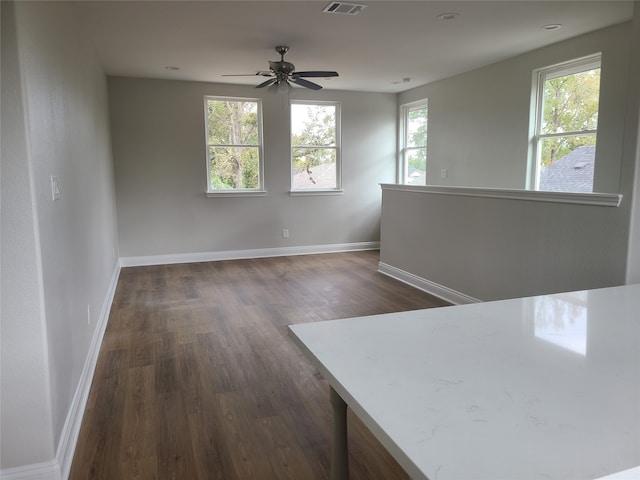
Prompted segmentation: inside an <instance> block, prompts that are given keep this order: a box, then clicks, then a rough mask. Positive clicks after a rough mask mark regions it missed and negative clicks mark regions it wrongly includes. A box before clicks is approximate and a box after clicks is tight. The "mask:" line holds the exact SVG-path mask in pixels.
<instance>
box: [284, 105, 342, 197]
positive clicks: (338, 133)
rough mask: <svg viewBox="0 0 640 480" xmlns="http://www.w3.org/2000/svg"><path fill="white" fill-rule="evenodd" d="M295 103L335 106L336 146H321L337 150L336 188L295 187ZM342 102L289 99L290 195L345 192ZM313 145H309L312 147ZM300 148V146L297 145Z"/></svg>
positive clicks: (340, 193)
mask: <svg viewBox="0 0 640 480" xmlns="http://www.w3.org/2000/svg"><path fill="white" fill-rule="evenodd" d="M293 105H319V106H324V105H333V106H334V107H335V109H336V110H335V117H336V146H335V147H321V148H334V149H335V152H336V186H335V188H304V189H295V188H293V178H294V169H293V148H294V147H293V145H292V142H291V137H292V134H293V132H292V122H291V117H292V107H293ZM341 124H342V103H341V102H339V101H335V100H293V99H291V100H290V101H289V176H290V179H289V186H290V189H289V195H290V196H292V197H294V196H312V195H342V194H343V193H344V189H343V185H342V135H341V131H342V127H341ZM311 146H312V145H308V147H311ZM296 148H300V147H296Z"/></svg>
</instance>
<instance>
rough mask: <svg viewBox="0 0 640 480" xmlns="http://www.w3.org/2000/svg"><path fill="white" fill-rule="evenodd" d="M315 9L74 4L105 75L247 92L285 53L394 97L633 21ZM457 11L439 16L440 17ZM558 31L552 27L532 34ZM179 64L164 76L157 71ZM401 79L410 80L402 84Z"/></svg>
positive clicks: (372, 7)
mask: <svg viewBox="0 0 640 480" xmlns="http://www.w3.org/2000/svg"><path fill="white" fill-rule="evenodd" d="M329 3H330V2H329V0H326V1H324V0H323V1H315V0H304V1H277V2H274V1H267V0H262V1H253V2H250V1H242V0H235V1H226V2H224V1H153V0H147V1H80V2H77V6H78V9H79V12H80V16H81V19H82V21H83V23H84V26H85V27H86V31H87V33H88V35H89V36H90V38H91V40H92V41H93V43H94V45H95V48H96V50H97V52H98V55H99V57H100V59H101V62H102V64H103V66H104V69H105V71H106V72H107V74H109V75H118V76H135V77H150V78H164V79H180V80H195V81H203V82H216V83H237V84H245V85H257V84H258V83H260V82H261V81H262V80H264V78H263V77H253V76H249V77H223V76H222V75H223V74H238V73H255V72H256V71H259V70H268V63H267V61H268V60H279V57H278V55H277V54H276V52H275V50H274V47H275V46H276V45H288V46H289V47H290V51H289V53H288V54H287V55H286V57H285V59H286V60H287V61H289V62H292V63H294V64H295V66H296V70H298V71H301V70H335V71H337V72H338V73H339V75H340V76H339V77H337V78H332V79H323V78H320V79H313V80H314V81H316V82H317V83H319V84H321V85H323V86H324V88H327V89H332V90H361V91H369V92H400V91H403V90H407V89H410V88H414V87H416V86H419V85H423V84H426V83H430V82H433V81H435V80H438V79H441V78H446V77H449V76H452V75H455V74H458V73H462V72H465V71H469V70H472V69H474V68H478V67H481V66H483V65H487V64H490V63H494V62H497V61H500V60H503V59H505V58H509V57H512V56H514V55H517V54H519V53H523V52H526V51H529V50H533V49H535V48H538V47H542V46H545V45H549V44H552V43H555V42H558V41H561V40H564V39H567V38H571V37H574V36H577V35H580V34H582V33H586V32H589V31H592V30H596V29H599V28H603V27H606V26H610V25H614V24H617V23H621V22H624V21H627V20H630V19H631V16H632V11H633V2H632V1H617V0H605V1H595V0H573V1H560V0H543V1H525V0H502V1H484V0H473V1H455V0H448V1H420V0H414V1H371V0H366V1H360V2H356V3H362V4H365V5H367V7H366V8H365V9H364V10H363V11H362V13H360V14H359V15H356V16H351V15H337V14H327V13H323V11H322V10H323V9H324V7H325V6H327V5H328V4H329ZM450 12H454V13H458V14H459V16H458V17H457V18H455V19H453V20H449V21H446V20H439V19H438V18H437V17H438V15H439V14H442V13H450ZM555 23H559V24H562V25H563V27H562V28H561V29H559V30H552V31H547V30H545V29H543V28H541V27H542V26H543V25H547V24H555ZM167 66H177V67H179V68H180V69H179V70H174V71H170V70H167V69H166V68H165V67H167ZM405 78H409V79H410V81H408V82H403V79H405Z"/></svg>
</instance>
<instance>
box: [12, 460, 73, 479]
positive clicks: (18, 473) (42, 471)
mask: <svg viewBox="0 0 640 480" xmlns="http://www.w3.org/2000/svg"><path fill="white" fill-rule="evenodd" d="M65 478H66V477H65ZM0 479H2V480H62V475H61V472H60V464H59V463H58V461H57V459H53V460H51V461H49V462H43V463H34V464H32V465H24V466H21V467H15V468H3V469H2V471H0Z"/></svg>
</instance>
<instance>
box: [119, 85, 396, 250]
mask: <svg viewBox="0 0 640 480" xmlns="http://www.w3.org/2000/svg"><path fill="white" fill-rule="evenodd" d="M204 95H222V96H239V97H251V98H256V97H258V96H262V98H263V105H262V106H263V124H264V152H265V186H266V190H267V191H268V195H267V196H266V197H251V198H249V197H232V198H220V197H215V198H207V197H206V196H205V191H206V149H205V136H204V110H203V109H204V106H203V102H204V100H203V97H204ZM291 98H292V99H293V98H295V99H316V100H334V101H339V102H341V112H342V164H343V168H342V177H343V188H344V194H343V195H338V196H333V195H332V196H310V197H307V196H305V197H300V196H294V197H292V196H290V195H289V193H288V192H289V189H290V170H289V169H290V153H289V107H288V98H287V96H286V95H285V96H278V95H273V94H270V93H268V92H267V91H266V90H258V89H255V88H253V87H247V86H232V85H224V84H208V83H196V82H185V81H162V80H147V79H135V78H121V77H111V78H109V99H110V100H109V101H110V110H111V128H112V138H113V154H114V165H115V188H116V197H117V205H118V230H119V233H120V252H121V255H122V256H123V257H136V256H144V255H171V254H184V253H194V252H219V251H230V250H244V249H257V248H277V247H294V246H308V245H331V244H343V243H353V242H372V241H373V242H375V241H378V240H379V220H380V198H381V193H380V188H379V187H378V184H379V183H384V182H390V181H391V182H393V181H395V152H396V141H395V138H396V136H395V134H396V115H397V111H396V109H397V103H396V95H395V94H376V93H358V92H340V91H329V90H321V91H318V92H313V91H311V90H300V89H296V90H294V91H293V92H292V93H291ZM283 228H287V229H289V232H290V237H289V238H288V239H285V238H282V229H283Z"/></svg>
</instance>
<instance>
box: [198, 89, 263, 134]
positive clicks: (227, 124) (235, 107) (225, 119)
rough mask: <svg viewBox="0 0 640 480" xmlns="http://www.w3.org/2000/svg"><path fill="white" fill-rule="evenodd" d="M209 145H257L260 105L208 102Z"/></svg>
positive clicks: (225, 101) (252, 103) (218, 101)
mask: <svg viewBox="0 0 640 480" xmlns="http://www.w3.org/2000/svg"><path fill="white" fill-rule="evenodd" d="M207 131H208V143H210V144H212V143H213V144H218V145H257V144H258V143H259V134H258V103H257V102H243V101H233V100H207Z"/></svg>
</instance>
